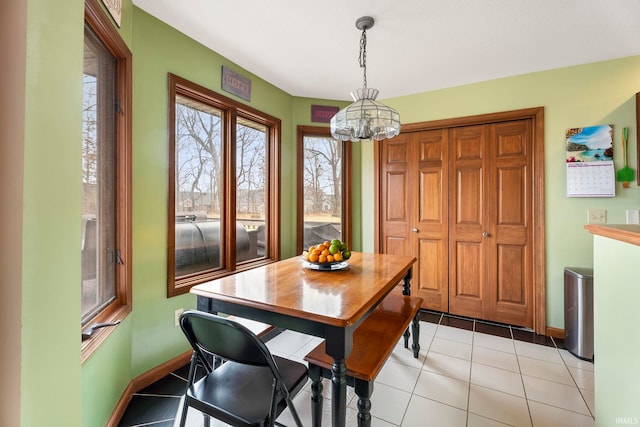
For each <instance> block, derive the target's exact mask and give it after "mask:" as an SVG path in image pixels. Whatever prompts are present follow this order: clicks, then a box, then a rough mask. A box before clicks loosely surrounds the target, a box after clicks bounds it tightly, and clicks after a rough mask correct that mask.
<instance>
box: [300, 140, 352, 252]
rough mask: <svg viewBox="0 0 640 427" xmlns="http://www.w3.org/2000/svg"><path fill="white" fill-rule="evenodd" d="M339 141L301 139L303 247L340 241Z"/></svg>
mask: <svg viewBox="0 0 640 427" xmlns="http://www.w3.org/2000/svg"><path fill="white" fill-rule="evenodd" d="M342 144H343V143H342V141H338V140H335V139H332V138H327V137H320V136H305V137H304V140H303V150H304V172H303V186H304V188H303V192H304V240H303V248H305V249H306V248H308V247H309V246H311V245H315V244H318V243H322V242H324V241H325V240H333V239H340V240H343V238H342Z"/></svg>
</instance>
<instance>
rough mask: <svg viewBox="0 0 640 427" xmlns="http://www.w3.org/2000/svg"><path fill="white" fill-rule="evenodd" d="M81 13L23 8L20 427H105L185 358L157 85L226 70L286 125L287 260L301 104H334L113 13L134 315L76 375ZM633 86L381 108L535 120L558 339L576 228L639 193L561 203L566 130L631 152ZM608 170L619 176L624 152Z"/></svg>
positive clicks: (563, 85)
mask: <svg viewBox="0 0 640 427" xmlns="http://www.w3.org/2000/svg"><path fill="white" fill-rule="evenodd" d="M83 7H84V3H83V0H58V1H56V2H51V1H47V0H29V1H28V15H27V58H26V77H25V81H26V87H25V91H26V95H25V126H24V127H25V137H24V151H25V153H24V185H23V200H24V201H23V206H22V210H21V213H22V222H23V224H24V225H23V230H24V231H23V234H22V261H23V267H22V282H21V289H22V296H21V297H22V300H21V307H22V314H21V324H20V325H15V326H12V327H15V328H16V330H19V331H20V334H21V342H22V353H21V359H22V360H21V368H20V370H21V378H20V383H21V395H20V401H21V409H20V414H21V425H22V426H41V425H46V426H64V427H76V426H83V427H91V426H102V425H104V423H105V422H106V421H107V419H108V418H109V416H110V415H111V413H112V412H113V409H114V408H115V405H116V403H117V401H118V399H119V398H120V396H121V395H122V393H123V391H124V390H125V388H126V386H127V384H129V383H130V382H131V380H132V379H134V378H135V377H137V376H139V375H141V374H143V373H145V372H147V371H148V370H150V369H152V368H154V367H155V366H157V365H159V364H161V363H163V362H165V361H167V360H169V359H171V358H172V357H175V356H176V355H178V354H180V353H182V352H183V351H185V350H186V349H187V346H186V344H185V342H184V340H183V338H182V336H181V334H180V333H179V331H178V329H177V328H176V327H175V326H174V324H173V312H174V310H175V309H177V308H190V307H193V306H194V305H195V299H194V298H193V297H192V296H190V295H184V296H179V297H175V298H171V299H167V298H166V272H165V266H166V262H167V259H166V241H167V240H166V239H167V238H166V225H167V224H166V208H167V170H168V164H167V159H168V148H167V144H168V142H167V140H168V138H167V117H168V111H167V73H168V72H172V73H175V74H177V75H180V76H181V77H184V78H186V79H189V80H192V81H194V82H196V83H198V84H201V85H203V86H206V87H208V88H211V89H212V90H214V91H221V90H220V73H221V66H222V65H227V66H229V67H231V68H233V69H234V70H236V71H239V72H241V73H242V74H244V75H246V76H247V77H249V78H251V80H252V89H253V94H252V101H251V103H250V105H251V106H252V107H254V108H256V109H259V110H262V111H265V112H266V113H268V114H270V115H273V116H275V117H278V118H280V119H281V120H282V168H281V176H282V183H283V188H282V198H281V203H282V256H283V257H287V256H292V255H294V251H295V230H294V223H295V173H296V170H295V155H296V154H295V126H296V125H297V124H310V122H309V116H308V114H309V106H310V105H311V104H313V103H319V104H327V105H329V104H333V102H331V101H323V100H314V99H306V98H295V97H292V96H291V95H289V94H287V93H285V92H284V91H282V90H280V89H278V88H276V87H274V86H272V85H270V84H269V83H267V82H265V81H263V80H261V79H260V78H259V77H257V76H254V75H252V74H251V73H249V72H247V71H246V70H242V69H241V68H239V67H237V66H236V65H234V64H232V63H230V62H229V61H227V60H226V59H225V58H223V57H221V56H219V55H217V54H216V53H214V52H212V51H210V50H208V49H206V48H205V47H203V46H201V45H199V44H198V43H195V42H194V41H193V40H191V39H189V38H188V37H186V36H184V35H182V34H180V33H178V32H177V31H175V30H173V29H171V28H169V27H167V26H166V25H164V24H162V23H161V22H159V21H157V20H155V19H154V18H152V17H151V16H149V15H147V14H146V13H144V12H142V11H141V10H139V9H137V8H134V7H133V6H132V3H131V0H125V1H124V2H123V24H122V28H121V29H120V33H121V34H122V36H123V38H124V39H125V41H126V42H127V44H128V45H129V47H130V49H131V50H132V52H133V55H134V60H133V72H134V75H133V80H134V81H133V90H134V97H133V102H134V111H133V199H134V200H133V260H132V262H133V312H132V313H131V315H130V316H128V317H127V319H126V320H125V321H124V322H123V323H122V324H121V325H120V326H119V327H118V328H116V329H115V331H114V332H113V333H112V334H111V335H110V336H109V337H108V339H107V340H106V341H105V342H104V343H103V344H102V345H101V347H100V348H99V349H98V351H96V352H95V353H94V354H93V355H92V356H91V358H89V360H87V361H86V362H85V363H84V364H83V365H81V364H80V351H79V350H80V340H79V336H78V335H79V328H78V321H79V318H80V287H79V286H78V284H79V282H80V257H79V256H76V255H77V254H79V245H78V243H79V242H80V224H81V215H80V206H81V192H82V191H81V190H82V189H81V185H80V182H81V180H80V167H79V165H80V163H81V151H80V138H81V115H80V114H79V111H80V107H81V105H82V84H81V81H82V78H81V76H82V55H83V54H82V44H83ZM639 87H640V57H632V58H626V59H621V60H615V61H608V62H603V63H598V64H592V65H586V66H580V67H572V68H565V69H561V70H555V71H549V72H543V73H535V74H530V75H525V76H519V77H513V78H507V79H500V80H495V81H491V82H485V83H478V84H473V85H468V86H462V87H458V88H452V89H447V90H442V91H435V92H430V93H423V94H417V95H413V96H407V97H402V98H396V99H390V100H387V101H386V102H388V103H389V104H390V105H392V106H393V107H395V108H397V109H398V111H399V112H400V114H401V116H402V120H403V122H404V123H411V122H421V121H428V120H434V119H439V118H446V117H456V116H467V115H473V114H481V113H489V112H495V111H504V110H512V109H518V108H527V107H536V106H544V107H545V125H546V129H545V139H546V146H545V161H546V165H547V167H546V176H545V178H546V187H545V191H546V212H547V214H546V223H547V249H548V253H547V268H548V272H547V282H548V283H547V288H548V289H547V299H548V322H547V323H548V324H549V325H550V326H555V327H562V326H563V319H562V298H563V297H562V269H563V268H564V266H567V265H573V266H590V265H592V253H591V251H592V243H591V238H590V237H589V234H588V233H587V232H586V231H585V230H583V228H582V226H583V224H584V222H585V219H586V211H587V209H588V208H603V209H607V210H608V213H609V218H610V221H611V222H622V221H623V219H624V210H625V209H627V208H638V207H640V206H639V205H640V197H639V196H640V194H639V193H638V188H637V187H636V186H635V185H633V186H632V188H631V189H628V190H622V189H621V188H619V194H620V195H619V196H618V197H616V198H614V199H567V198H566V197H564V183H565V179H564V160H563V133H564V130H565V129H566V128H568V127H575V126H587V125H593V124H603V123H613V124H614V125H615V126H616V129H617V130H619V129H620V128H621V127H623V126H629V127H631V129H632V132H631V140H632V141H635V137H634V135H635V119H634V108H633V95H634V94H635V92H636V91H637V90H638V88H639ZM224 94H225V95H227V96H230V97H233V95H230V94H227V93H224ZM238 100H239V101H240V102H242V100H240V99H238ZM335 104H343V103H339V102H336V103H335ZM343 105H344V104H343ZM76 112H78V113H76ZM619 140H620V138H619V132H618V131H617V132H616V144H619ZM354 148H355V149H354V184H353V185H354V196H355V199H356V200H355V201H354V225H355V228H354V240H355V243H354V248H356V249H360V248H361V249H362V250H365V251H371V250H373V235H374V233H373V196H374V194H373V166H374V165H373V144H372V143H368V142H361V143H356V144H354ZM630 154H631V157H633V156H635V149H632V150H631V153H630ZM616 162H617V164H618V165H620V164H621V157H620V153H619V152H618V153H616ZM631 165H632V167H635V166H636V165H635V162H632V163H631ZM358 190H360V191H359V192H358ZM18 211H20V210H19V209H18ZM43 358H46V360H44V359H43ZM52 367H54V369H52Z"/></svg>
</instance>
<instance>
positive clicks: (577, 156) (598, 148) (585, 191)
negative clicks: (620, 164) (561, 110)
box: [565, 125, 616, 197]
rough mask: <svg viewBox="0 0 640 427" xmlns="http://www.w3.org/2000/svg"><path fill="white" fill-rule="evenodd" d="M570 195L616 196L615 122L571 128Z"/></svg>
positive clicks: (568, 158)
mask: <svg viewBox="0 0 640 427" xmlns="http://www.w3.org/2000/svg"><path fill="white" fill-rule="evenodd" d="M565 142H566V165H567V197H614V196H615V195H616V179H615V166H614V164H613V126H611V125H604V126H591V127H583V128H572V129H567V132H566V134H565Z"/></svg>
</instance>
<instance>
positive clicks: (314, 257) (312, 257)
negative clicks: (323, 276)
mask: <svg viewBox="0 0 640 427" xmlns="http://www.w3.org/2000/svg"><path fill="white" fill-rule="evenodd" d="M309 261H311V262H318V254H311V255H309Z"/></svg>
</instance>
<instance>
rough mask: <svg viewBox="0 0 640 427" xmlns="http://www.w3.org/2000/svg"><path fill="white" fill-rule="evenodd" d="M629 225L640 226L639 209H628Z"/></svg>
mask: <svg viewBox="0 0 640 427" xmlns="http://www.w3.org/2000/svg"><path fill="white" fill-rule="evenodd" d="M627 224H640V212H639V211H638V209H627Z"/></svg>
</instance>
